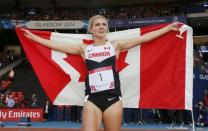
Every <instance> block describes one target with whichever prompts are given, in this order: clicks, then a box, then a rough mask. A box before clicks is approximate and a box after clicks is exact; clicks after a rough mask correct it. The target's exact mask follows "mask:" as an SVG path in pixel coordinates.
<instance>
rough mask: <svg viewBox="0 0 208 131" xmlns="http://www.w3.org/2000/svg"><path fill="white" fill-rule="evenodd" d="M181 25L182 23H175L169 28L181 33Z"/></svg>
mask: <svg viewBox="0 0 208 131" xmlns="http://www.w3.org/2000/svg"><path fill="white" fill-rule="evenodd" d="M181 24H182V23H180V22H173V23H171V24H169V25H168V27H169V29H170V30H172V31H179V28H180V25H181Z"/></svg>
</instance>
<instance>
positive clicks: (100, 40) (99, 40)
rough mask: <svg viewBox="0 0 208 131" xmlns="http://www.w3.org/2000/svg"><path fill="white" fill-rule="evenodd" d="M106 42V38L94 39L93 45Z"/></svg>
mask: <svg viewBox="0 0 208 131" xmlns="http://www.w3.org/2000/svg"><path fill="white" fill-rule="evenodd" d="M105 43H106V39H94V44H93V45H95V46H99V45H105Z"/></svg>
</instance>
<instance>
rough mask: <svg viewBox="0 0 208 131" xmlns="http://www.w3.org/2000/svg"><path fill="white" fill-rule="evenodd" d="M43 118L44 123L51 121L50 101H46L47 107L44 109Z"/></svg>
mask: <svg viewBox="0 0 208 131" xmlns="http://www.w3.org/2000/svg"><path fill="white" fill-rule="evenodd" d="M43 118H44V121H48V120H51V104H50V102H49V101H48V100H47V101H46V103H45V106H44V108H43Z"/></svg>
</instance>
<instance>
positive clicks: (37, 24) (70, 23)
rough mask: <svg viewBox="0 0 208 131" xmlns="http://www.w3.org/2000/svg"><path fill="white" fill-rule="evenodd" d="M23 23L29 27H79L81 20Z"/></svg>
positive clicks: (81, 23)
mask: <svg viewBox="0 0 208 131" xmlns="http://www.w3.org/2000/svg"><path fill="white" fill-rule="evenodd" d="M24 25H26V26H27V28H29V29H81V28H83V26H84V25H85V23H84V22H83V21H79V20H76V21H75V20H74V21H72V20H71V21H29V22H27V23H25V24H24Z"/></svg>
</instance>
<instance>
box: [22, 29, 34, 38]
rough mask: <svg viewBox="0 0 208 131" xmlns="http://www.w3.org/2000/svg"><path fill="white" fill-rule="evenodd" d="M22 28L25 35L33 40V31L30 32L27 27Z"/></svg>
mask: <svg viewBox="0 0 208 131" xmlns="http://www.w3.org/2000/svg"><path fill="white" fill-rule="evenodd" d="M21 30H22V31H23V32H24V36H26V37H27V38H28V39H31V40H32V36H33V33H31V32H30V31H29V30H27V29H23V28H21Z"/></svg>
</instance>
